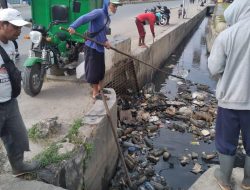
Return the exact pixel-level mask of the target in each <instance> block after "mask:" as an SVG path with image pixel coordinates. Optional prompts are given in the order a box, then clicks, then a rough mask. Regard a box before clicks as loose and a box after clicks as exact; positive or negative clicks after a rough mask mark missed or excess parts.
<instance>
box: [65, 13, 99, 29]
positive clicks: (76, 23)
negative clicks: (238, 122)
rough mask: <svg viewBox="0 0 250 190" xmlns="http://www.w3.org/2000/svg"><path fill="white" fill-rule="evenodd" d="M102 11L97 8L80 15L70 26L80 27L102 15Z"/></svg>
mask: <svg viewBox="0 0 250 190" xmlns="http://www.w3.org/2000/svg"><path fill="white" fill-rule="evenodd" d="M100 14H101V12H100V11H99V10H97V9H95V10H93V11H91V12H89V13H87V14H85V15H82V16H80V17H79V18H78V19H76V20H75V21H74V22H73V23H72V24H71V25H70V26H69V28H73V29H74V30H75V29H77V28H78V27H80V26H81V25H83V24H86V23H88V22H90V21H92V20H94V19H96V18H97V17H98V16H100Z"/></svg>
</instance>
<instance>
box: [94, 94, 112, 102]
mask: <svg viewBox="0 0 250 190" xmlns="http://www.w3.org/2000/svg"><path fill="white" fill-rule="evenodd" d="M104 97H105V100H109V97H107V96H104ZM93 99H94V100H102V95H101V94H100V93H99V94H97V95H96V96H95V97H93Z"/></svg>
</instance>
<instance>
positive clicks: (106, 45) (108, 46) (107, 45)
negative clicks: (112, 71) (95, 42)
mask: <svg viewBox="0 0 250 190" xmlns="http://www.w3.org/2000/svg"><path fill="white" fill-rule="evenodd" d="M104 46H105V48H107V49H110V47H111V45H110V43H109V41H106V42H105V43H104Z"/></svg>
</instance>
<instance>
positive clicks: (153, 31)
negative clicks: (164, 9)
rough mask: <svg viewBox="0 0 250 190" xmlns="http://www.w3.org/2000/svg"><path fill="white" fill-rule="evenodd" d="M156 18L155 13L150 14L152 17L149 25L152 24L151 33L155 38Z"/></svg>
mask: <svg viewBox="0 0 250 190" xmlns="http://www.w3.org/2000/svg"><path fill="white" fill-rule="evenodd" d="M155 20H156V16H155V15H153V14H152V15H150V17H149V26H150V30H151V33H152V35H153V37H154V38H155V30H154V27H155Z"/></svg>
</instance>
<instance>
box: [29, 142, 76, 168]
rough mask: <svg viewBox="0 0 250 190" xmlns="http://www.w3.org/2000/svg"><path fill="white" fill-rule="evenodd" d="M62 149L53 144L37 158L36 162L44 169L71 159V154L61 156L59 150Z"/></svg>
mask: <svg viewBox="0 0 250 190" xmlns="http://www.w3.org/2000/svg"><path fill="white" fill-rule="evenodd" d="M60 148H61V147H60V146H59V145H57V144H55V143H54V144H51V145H50V146H49V147H48V148H47V149H46V150H45V151H43V152H41V153H40V154H38V155H36V156H35V158H34V159H35V160H38V161H39V162H40V164H41V166H42V167H45V166H48V165H50V164H56V163H59V162H61V161H63V160H66V159H69V158H70V157H71V156H72V153H71V152H68V153H66V154H62V155H59V154H58V150H59V149H60Z"/></svg>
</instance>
